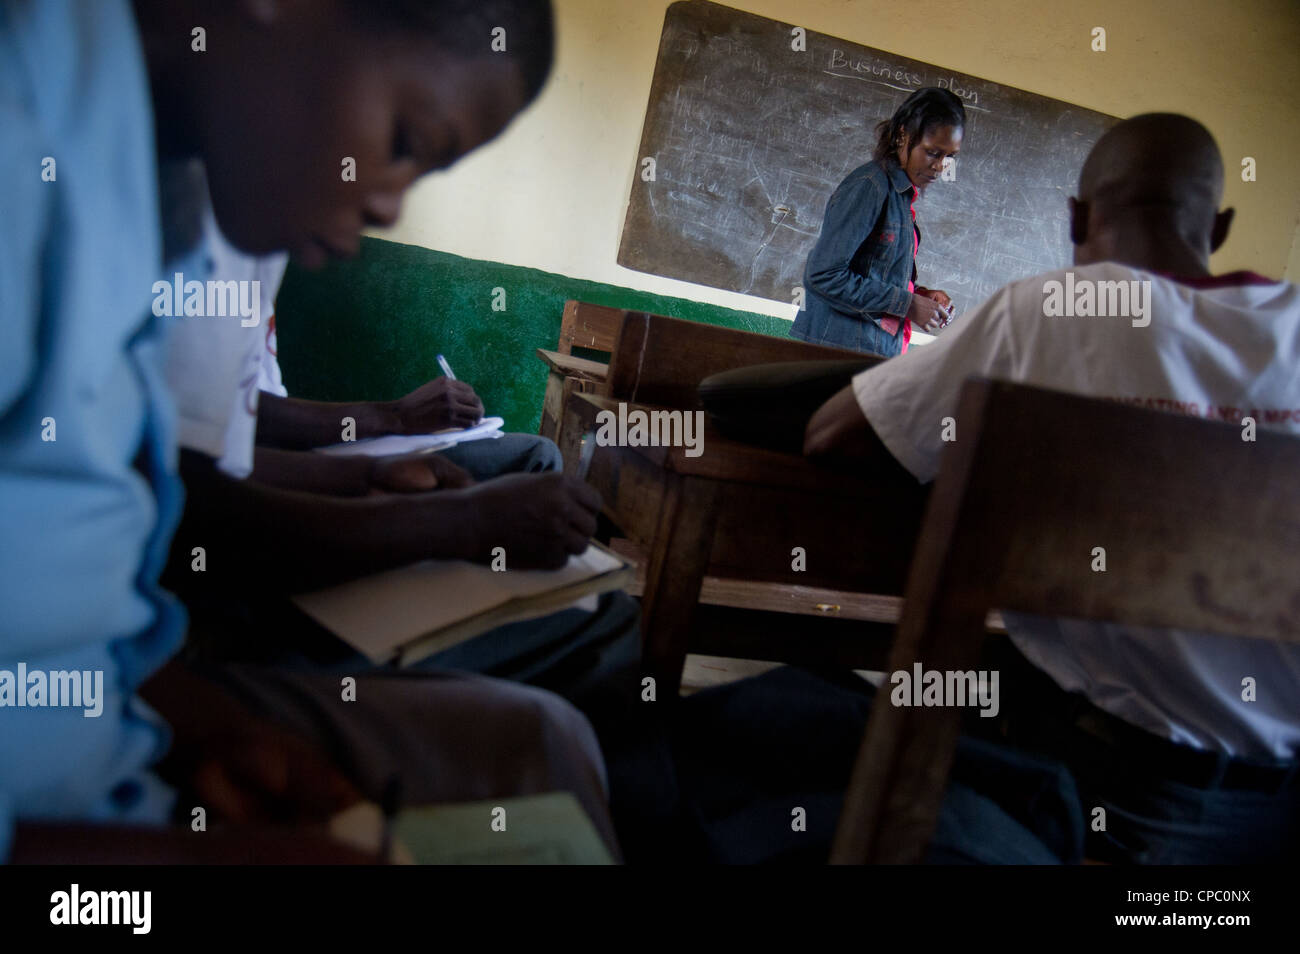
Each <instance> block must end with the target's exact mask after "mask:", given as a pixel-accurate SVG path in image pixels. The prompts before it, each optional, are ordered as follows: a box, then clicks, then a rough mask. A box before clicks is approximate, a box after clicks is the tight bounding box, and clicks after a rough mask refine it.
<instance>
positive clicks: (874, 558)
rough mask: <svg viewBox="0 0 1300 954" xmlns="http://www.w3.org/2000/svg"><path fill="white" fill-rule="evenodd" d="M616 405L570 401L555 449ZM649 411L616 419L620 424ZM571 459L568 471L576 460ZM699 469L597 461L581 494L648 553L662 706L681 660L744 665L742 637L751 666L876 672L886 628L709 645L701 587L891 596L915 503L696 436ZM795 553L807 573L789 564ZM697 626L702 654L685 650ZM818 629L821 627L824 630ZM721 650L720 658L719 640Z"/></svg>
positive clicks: (763, 622) (608, 452) (678, 460)
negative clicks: (731, 659)
mask: <svg viewBox="0 0 1300 954" xmlns="http://www.w3.org/2000/svg"><path fill="white" fill-rule="evenodd" d="M619 403H620V402H618V401H616V400H614V399H612V398H606V397H601V396H598V395H593V394H577V393H575V394H571V395H570V396H569V398H568V400H567V402H566V404H565V407H564V416H565V417H564V426H563V429H562V435H563V437H564V439H565V441H566V442H571V443H572V444H573V445H575V447H576V445H577V444H578V443H580V442H581V439H582V435H583V434H585V433H587V432H590V431H594V430H596V427H597V425H596V416H597V414H599V413H600V412H601V411H602V410H609V411H614V412H615V413H617V409H618V405H619ZM634 409H644V410H652V408H648V407H645V406H643V405H633V404H629V405H628V410H629V411H631V410H634ZM575 447H570V448H569V449H568V451H567V452H566V454H565V457H566V460H570V459H574V460H576V459H577V455H576V453H574V450H575ZM702 451H703V453H702V454H701V455H700V456H698V457H687V456H686V453H685V448H680V447H675V448H674V447H614V446H606V447H600V446H597V447H596V448H595V451H594V454H593V457H592V460H591V466H590V468H589V470H588V473H587V480H588V482H589V483H590V484H591V485H592V486H593V487H595V489H596V490H598V491H599V492H600V494H601V496H602V497H603V499H604V505H605V511H606V514H607V515H608V516H609V518H610V519H611V520H612V521H613V522H614V523H615V524H616V525H617V526H618V527H619V528H621V529H622V531H623V532H624V533H625V534H627V536H628V537H629V538H630V539H631V540H632V541H633V542H634V543H635V544H637V545H638V546H639V547H641V548H643V549H644V551H645V552H646V553H647V565H646V568H645V584H644V593H643V596H642V632H643V639H644V646H645V653H644V654H645V660H646V664H647V670H648V672H649V673H650V674H651V675H654V676H655V678H656V680H657V681H658V688H659V692H660V694H661V695H660V698H670V697H672V696H675V695H676V693H677V690H678V687H679V685H680V681H681V672H682V665H683V663H684V661H685V658H686V653H687V651H688V649H693V650H696V651H701V652H715V653H717V654H719V655H737V656H742V655H746V653H745V652H743V651H737V648H736V645H735V643H736V642H737V641H743V640H744V639H745V638H746V633H745V632H744V630H746V629H748V630H750V633H749V634H748V635H749V636H751V637H752V638H753V640H754V641H755V642H756V643H757V644H758V645H760V646H761V647H762V654H761V655H756V656H754V658H766V659H773V658H774V656H773V653H774V652H778V651H779V655H777V656H776V657H775V658H776V659H777V660H778V661H786V662H810V661H813V662H820V663H823V664H824V663H828V662H830V663H835V664H837V665H845V666H849V667H853V668H882V666H883V660H884V658H885V655H886V653H887V651H888V646H889V639H890V638H891V637H892V634H893V626H892V625H890V624H886V623H877V624H872V623H870V622H864V621H861V620H854V619H827V620H822V619H818V618H816V617H810V616H795V615H792V614H784V613H764V612H758V611H757V610H755V611H752V612H751V613H750V614H749V615H748V617H747V618H745V619H743V620H742V622H741V624H740V625H739V627H738V629H737V631H735V632H731V633H729V634H724V635H719V633H718V631H717V627H718V626H719V625H720V623H719V620H718V619H717V615H718V614H717V613H716V612H714V609H715V608H706V607H697V603H698V602H699V598H700V593H701V586H702V584H703V581H704V578H705V576H706V575H708V576H711V577H718V578H724V579H739V580H747V581H769V582H776V583H785V584H793V585H798V586H804V587H824V588H827V589H835V590H849V591H853V592H859V593H863V592H865V593H875V594H886V595H898V594H901V593H902V592H903V584H904V581H905V579H906V575H907V569H908V565H909V563H910V561H911V555H912V548H913V545H914V543H915V540H916V534H917V530H918V528H919V524H920V515H921V512H922V509H923V503H924V498H925V491H924V490H923V489H922V488H920V487H918V486H917V485H915V484H910V485H907V484H902V483H890V484H886V483H884V482H883V481H882V480H881V479H880V478H877V477H875V476H874V475H871V474H863V475H857V474H849V473H844V472H840V471H836V470H830V469H827V468H824V467H820V466H816V465H814V464H812V463H810V462H809V461H808V460H807V459H806V458H804V457H801V456H797V455H791V454H781V453H777V452H775V451H769V450H765V449H762V448H758V447H752V446H750V445H748V444H739V443H736V442H734V441H730V440H728V439H727V438H725V437H723V436H722V435H720V434H718V433H717V432H716V431H715V430H713V429H712V427H710V426H708V425H707V424H706V426H705V430H704V440H703V446H702ZM796 547H801V548H803V551H804V553H805V555H806V557H805V559H806V569H804V570H795V569H794V568H793V566H792V564H793V562H794V559H795V557H794V556H793V553H792V551H794V549H795V548H796ZM705 617H707V618H708V620H709V624H710V630H711V632H710V634H709V636H710V638H711V639H712V640H713V641H712V642H707V643H701V642H699V641H697V640H695V639H694V638H693V629H692V627H693V625H694V624H695V623H696V622H697V621H702V620H703V619H704V618H705ZM822 624H825V625H822ZM718 639H723V640H726V641H730V643H729V648H730V651H727V652H718V645H717V640H718Z"/></svg>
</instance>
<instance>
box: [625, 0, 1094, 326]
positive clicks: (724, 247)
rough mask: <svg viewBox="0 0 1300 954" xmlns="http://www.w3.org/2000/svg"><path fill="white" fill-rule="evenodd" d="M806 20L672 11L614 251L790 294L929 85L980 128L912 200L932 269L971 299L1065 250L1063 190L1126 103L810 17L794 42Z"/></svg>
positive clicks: (696, 1)
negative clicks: (964, 68)
mask: <svg viewBox="0 0 1300 954" xmlns="http://www.w3.org/2000/svg"><path fill="white" fill-rule="evenodd" d="M884 9H887V8H885V7H882V10H884ZM795 26H797V24H788V23H779V22H777V21H775V20H770V19H767V18H766V17H760V16H756V15H754V14H750V13H745V12H742V11H740V10H734V9H732V8H730V7H725V6H722V5H720V4H716V3H709V2H706V0H685V2H679V3H674V4H672V6H670V7H669V8H668V12H667V15H666V17H665V20H664V30H663V35H662V37H661V39H660V43H659V58H658V62H657V64H656V67H655V74H654V81H653V83H652V85H651V89H650V101H649V105H648V107H647V109H646V119H645V125H644V127H643V130H642V134H641V148H640V152H639V154H638V157H637V158H638V165H637V175H636V176H635V178H634V180H633V186H632V194H631V198H630V201H629V203H628V209H627V217H626V220H625V222H624V226H623V236H622V243H621V246H620V248H619V253H618V261H619V264H621V265H624V266H627V267H628V268H633V269H636V270H637V271H642V272H650V273H653V274H656V275H665V276H668V277H670V278H680V279H684V280H686V281H690V282H696V283H699V284H702V285H708V286H711V287H714V288H723V289H727V290H730V291H738V292H743V293H746V294H750V295H757V296H759V297H762V298H770V299H774V300H777V301H785V302H790V301H793V300H794V291H793V289H794V288H795V286H798V285H800V284H801V283H802V280H803V267H804V262H805V260H806V259H807V257H808V253H809V252H810V251H811V250H812V247H813V243H814V242H815V241H816V239H817V235H818V232H819V231H820V229H821V219H822V214H823V212H824V211H825V209H826V200H827V199H829V198H830V195H831V193H832V192H833V191H834V190H835V187H836V186H837V185H839V183H840V182H841V181H842V180H843V179H844V177H845V176H846V175H847V174H848V173H849V172H851V171H852V170H853V169H855V168H856V167H857V166H859V165H861V164H862V163H864V162H866V161H868V160H869V159H870V158H871V154H872V151H873V149H874V146H875V139H876V137H875V126H876V123H878V122H879V121H880V120H882V119H887V118H889V116H890V115H892V114H893V112H894V110H895V109H896V108H897V107H898V105H899V104H900V103H902V101H903V100H904V99H905V98H906V97H907V96H908V94H909V93H911V92H912V91H913V90H915V89H918V88H920V87H922V86H940V87H944V88H947V89H951V90H952V91H953V92H954V93H956V94H957V95H958V96H960V97H961V98H962V101H963V102H964V104H965V106H966V119H967V124H966V130H965V137H964V140H963V143H962V152H961V155H960V156H959V157H958V159H957V160H956V163H955V168H954V169H953V174H954V175H955V181H952V182H943V181H941V182H936V183H934V184H933V185H932V186H930V188H929V189H928V190H927V191H926V194H925V196H924V197H923V198H922V199H920V200H919V201H918V202H917V204H916V211H917V220H918V222H919V224H920V226H921V234H922V244H921V252H920V255H919V257H918V260H917V269H918V271H919V277H920V281H921V283H922V284H924V285H927V286H929V287H931V288H942V289H944V290H945V291H947V292H948V293H949V294H951V295H952V297H953V299H954V301H955V303H956V304H957V306H958V310H959V311H961V310H964V309H965V308H968V307H970V306H972V305H974V304H977V303H978V302H979V301H982V300H983V299H984V298H986V297H988V295H989V294H991V293H992V292H993V291H995V290H996V289H997V288H999V287H1001V286H1002V285H1004V284H1006V283H1007V282H1009V281H1011V280H1013V279H1017V278H1023V277H1025V276H1028V275H1033V274H1036V273H1038V272H1043V271H1047V270H1049V269H1053V268H1060V267H1063V266H1065V265H1068V264H1069V263H1070V243H1069V237H1068V227H1067V216H1066V198H1067V196H1069V195H1072V194H1073V192H1074V188H1075V185H1076V183H1077V181H1078V175H1079V169H1080V168H1081V166H1082V165H1083V160H1084V159H1085V157H1086V156H1087V154H1088V150H1089V149H1090V148H1091V147H1092V145H1093V143H1095V142H1096V141H1097V139H1098V138H1099V137H1100V136H1101V134H1102V133H1103V132H1104V131H1105V130H1106V129H1108V128H1109V127H1110V126H1111V125H1112V124H1114V123H1115V122H1116V121H1117V119H1116V117H1113V116H1108V115H1105V114H1104V113H1099V112H1095V111H1093V110H1090V109H1083V108H1081V107H1079V106H1074V105H1071V104H1069V103H1064V102H1061V101H1059V100H1055V99H1050V98H1048V97H1046V96H1039V95H1037V94H1035V93H1029V92H1025V91H1024V90H1020V89H1015V88H1013V87H1010V86H1003V85H1000V84H998V83H993V82H990V81H988V80H984V79H980V78H978V77H975V76H969V75H967V74H964V73H958V72H955V71H953V70H947V69H944V68H942V67H939V66H934V65H931V64H929V63H922V62H920V61H919V60H913V59H909V58H907V57H905V56H898V55H896V54H893V53H887V52H885V51H883V50H876V49H872V48H871V47H867V46H862V45H860V44H857V43H850V42H848V41H847V40H840V39H836V38H835V37H831V36H826V35H824V34H820V33H814V32H812V31H805V33H804V37H803V42H804V44H805V45H806V49H805V50H804V51H798V50H796V49H794V48H793V47H795V46H797V45H799V43H798V39H799V38H798V36H797V35H796V34H795V33H794V32H793V31H794V27H795ZM1080 42H1086V38H1084V39H1081V40H1080ZM646 158H652V159H653V160H654V169H653V174H654V178H653V180H652V181H646V178H645V176H646V175H648V173H647V171H646V170H647V168H648V167H647V166H646V165H645V164H644V163H643V160H644V159H646Z"/></svg>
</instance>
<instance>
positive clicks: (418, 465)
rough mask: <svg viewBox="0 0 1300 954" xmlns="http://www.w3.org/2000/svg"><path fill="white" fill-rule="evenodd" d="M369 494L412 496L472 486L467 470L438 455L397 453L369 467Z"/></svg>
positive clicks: (472, 481) (377, 458)
mask: <svg viewBox="0 0 1300 954" xmlns="http://www.w3.org/2000/svg"><path fill="white" fill-rule="evenodd" d="M369 482H370V493H371V494H372V495H373V494H381V493H396V494H415V493H423V492H425V491H429V490H459V489H461V488H463V487H472V486H473V485H474V478H473V477H471V476H470V474H469V471H467V470H465V469H464V468H462V467H460V466H458V465H456V464H454V463H452V462H451V461H449V460H448V459H447V458H445V457H443V456H442V455H441V454H438V453H432V454H399V455H396V456H394V457H376V458H375V459H374V462H373V463H372V464H371V465H370V477H369Z"/></svg>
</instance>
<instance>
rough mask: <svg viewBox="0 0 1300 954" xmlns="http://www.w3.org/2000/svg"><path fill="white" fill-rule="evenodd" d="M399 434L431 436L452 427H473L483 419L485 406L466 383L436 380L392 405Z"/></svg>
mask: <svg viewBox="0 0 1300 954" xmlns="http://www.w3.org/2000/svg"><path fill="white" fill-rule="evenodd" d="M393 412H394V415H395V417H396V419H397V433H399V434H428V433H429V432H430V431H441V430H446V429H447V428H449V427H473V426H474V425H475V424H477V423H478V422H479V421H481V420H482V419H483V402H482V401H480V400H479V398H478V395H477V394H475V393H474V389H473V388H472V387H470V386H469V385H468V384H466V383H465V382H464V381H453V380H451V378H434V379H433V380H432V381H429V382H427V383H425V384H422V385H420V386H419V387H418V388H416V389H415V390H414V391H412V392H411V393H410V394H408V395H406V396H405V397H401V398H398V399H397V400H396V401H395V402H393Z"/></svg>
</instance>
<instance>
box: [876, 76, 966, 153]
mask: <svg viewBox="0 0 1300 954" xmlns="http://www.w3.org/2000/svg"><path fill="white" fill-rule="evenodd" d="M940 126H956V127H957V128H958V129H964V128H965V126H966V107H965V106H963V105H962V104H961V100H960V99H958V98H957V96H956V95H955V94H954V93H952V92H951V91H949V90H946V89H939V88H938V87H937V86H927V87H925V88H924V89H918V90H917V91H916V92H915V93H913V94H912V95H911V96H909V97H907V99H905V100H903V105H902V106H899V107H898V109H896V110H894V115H893V116H891V117H890V118H889V119H886V120H885V121H884V122H882V123H879V124H877V125H876V155H875V158H876V161H877V162H884V161H885V160H886V159H889V158H893V157H897V156H898V147H899V146H901V145H902V144H903V143H904V142H906V143H907V144H908V148H909V149H910V148H911V147H912V145H913V144H915V143H916V141H917V140H919V139H921V138H922V137H923V136H925V134H926V133H927V132H929V131H930V130H931V129H937V128H938V127H940Z"/></svg>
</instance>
